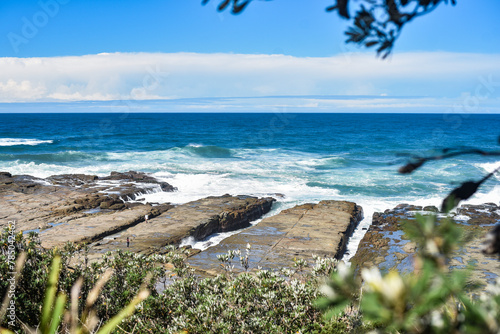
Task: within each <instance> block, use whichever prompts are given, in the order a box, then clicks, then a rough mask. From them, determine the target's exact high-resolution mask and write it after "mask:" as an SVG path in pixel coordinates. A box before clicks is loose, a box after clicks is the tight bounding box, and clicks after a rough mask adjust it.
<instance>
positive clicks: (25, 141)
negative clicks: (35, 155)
mask: <svg viewBox="0 0 500 334" xmlns="http://www.w3.org/2000/svg"><path fill="white" fill-rule="evenodd" d="M53 142H54V141H53V140H39V139H29V138H0V146H18V145H29V146H35V145H40V144H52V143H53Z"/></svg>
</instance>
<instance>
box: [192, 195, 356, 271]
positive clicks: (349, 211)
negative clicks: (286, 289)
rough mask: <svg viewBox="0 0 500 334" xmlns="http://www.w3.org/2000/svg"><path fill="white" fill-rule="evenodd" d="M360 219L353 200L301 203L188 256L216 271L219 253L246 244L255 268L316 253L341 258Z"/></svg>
mask: <svg viewBox="0 0 500 334" xmlns="http://www.w3.org/2000/svg"><path fill="white" fill-rule="evenodd" d="M361 218H362V209H361V207H359V206H357V205H356V204H355V203H351V202H340V201H321V202H320V203H318V204H304V205H299V206H296V207H294V208H291V209H287V210H283V211H282V212H281V213H279V214H278V215H275V216H272V217H268V218H266V219H264V220H262V221H261V222H260V223H258V224H257V225H255V226H252V227H250V228H248V229H246V230H244V231H242V232H240V233H238V234H235V235H233V236H230V237H229V238H227V239H225V240H223V241H222V242H221V243H220V244H219V245H216V246H214V247H211V248H209V249H207V250H205V251H203V252H201V253H200V254H197V255H195V256H193V257H191V258H189V263H190V264H191V265H193V266H194V267H195V268H197V269H198V268H199V269H201V270H202V271H204V272H217V271H219V270H220V263H219V262H218V261H217V255H219V254H224V253H226V252H227V251H228V250H238V249H240V250H242V251H244V250H245V248H246V245H247V244H250V245H251V251H250V252H251V255H250V261H251V263H252V267H253V268H256V267H257V266H261V267H263V268H265V269H269V268H281V267H283V266H287V267H290V266H292V265H293V260H294V258H304V259H306V260H307V261H309V262H311V261H312V255H313V254H315V255H318V256H329V257H336V258H340V257H342V255H343V254H344V252H345V250H346V246H347V242H348V239H349V237H350V236H351V235H352V233H353V231H354V229H355V228H356V226H357V225H358V223H359V221H360V220H361ZM240 269H241V268H240Z"/></svg>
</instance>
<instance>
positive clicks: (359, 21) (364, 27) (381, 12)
mask: <svg viewBox="0 0 500 334" xmlns="http://www.w3.org/2000/svg"><path fill="white" fill-rule="evenodd" d="M209 1H210V0H202V2H201V3H202V4H203V5H206V4H207V3H208V2H209ZM263 1H272V0H263ZM251 2H252V0H222V1H221V3H220V4H219V5H218V6H217V10H218V11H223V10H226V9H228V8H231V13H232V14H240V13H241V12H243V11H244V10H245V8H247V6H248V5H249V4H250V3H251ZM359 2H361V4H360V5H359V6H358V9H357V11H356V13H355V15H354V18H353V22H352V23H353V25H352V26H350V27H349V28H348V29H347V31H346V32H345V34H346V35H347V37H348V38H347V40H346V43H355V44H359V45H362V46H364V47H367V48H371V47H374V46H377V55H379V56H381V57H382V58H386V57H387V56H388V55H389V54H390V53H391V52H392V49H393V47H394V44H395V42H396V40H397V39H398V37H399V36H400V34H401V31H402V29H403V27H404V26H405V25H406V24H407V23H409V22H410V21H412V20H413V19H415V18H417V17H419V16H422V15H425V14H429V13H430V12H432V11H434V9H436V8H437V7H438V6H439V5H440V4H441V3H443V2H444V3H445V4H447V3H448V0H360V1H359ZM450 2H451V4H452V5H455V4H456V0H450ZM352 3H353V1H349V0H336V2H335V4H334V5H332V6H329V7H327V8H326V11H327V12H334V11H337V13H338V14H339V16H340V17H342V18H344V19H347V20H350V19H351V14H350V10H349V5H350V4H352Z"/></svg>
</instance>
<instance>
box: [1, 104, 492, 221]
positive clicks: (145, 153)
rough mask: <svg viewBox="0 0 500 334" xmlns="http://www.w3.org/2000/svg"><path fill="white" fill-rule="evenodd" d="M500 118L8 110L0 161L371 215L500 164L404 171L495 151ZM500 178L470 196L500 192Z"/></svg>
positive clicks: (421, 200) (461, 163) (180, 196)
mask: <svg viewBox="0 0 500 334" xmlns="http://www.w3.org/2000/svg"><path fill="white" fill-rule="evenodd" d="M499 124H500V115H498V114H490V115H459V114H454V115H450V114H333V113H332V114H324V113H323V114H309V113H297V114H293V113H247V114H241V113H234V114H231V113H218V114H217V113H193V114H189V113H78V114H76V113H68V114H61V113H57V114H0V171H8V172H10V173H12V174H30V175H34V176H39V177H47V176H50V175H54V174H63V173H86V174H96V175H108V174H109V173H110V172H111V171H128V170H137V171H143V172H148V173H152V174H153V175H154V176H156V177H157V178H159V179H162V180H165V181H167V182H169V183H171V184H172V185H174V186H176V187H178V189H179V191H178V192H175V193H157V194H151V195H147V196H146V197H147V198H146V199H147V200H148V201H155V202H173V203H184V202H187V201H190V200H195V199H198V198H200V197H205V196H210V195H222V194H226V193H229V194H248V195H257V196H267V195H272V196H275V197H276V198H277V199H278V204H277V206H276V209H275V210H276V211H277V210H281V209H282V208H285V207H291V206H293V205H295V204H298V203H304V202H317V201H319V200H323V199H341V200H351V201H354V202H357V203H358V204H360V205H362V206H363V208H364V211H365V216H366V217H371V214H372V213H373V211H379V210H385V209H388V208H392V207H394V206H395V205H397V204H399V203H403V202H405V203H416V204H424V205H439V204H440V202H441V200H442V198H443V197H444V196H446V194H447V193H448V192H449V191H450V190H451V189H452V188H453V187H454V186H456V185H457V184H459V183H460V182H463V181H466V180H469V179H479V178H480V177H481V176H482V175H484V174H485V173H486V172H488V171H492V170H493V169H494V168H495V167H496V166H499V165H500V162H499V161H498V158H496V159H495V158H493V157H477V156H461V157H457V158H453V159H446V160H441V161H435V162H432V163H428V164H427V165H425V166H424V167H423V168H421V169H420V170H418V171H417V172H415V173H414V174H412V175H409V176H408V175H399V174H398V173H397V169H398V168H399V167H400V166H401V165H403V164H404V163H405V162H406V161H407V156H408V155H417V156H422V155H423V156H425V155H430V154H434V153H436V152H438V150H440V149H443V148H457V147H477V148H481V149H486V150H498V149H499V144H498V136H499V134H500V133H499V129H500V127H499ZM499 179H500V178H499V177H498V175H497V176H496V179H493V180H490V181H488V182H487V183H485V184H484V186H483V187H482V188H481V190H480V192H479V194H478V195H477V196H475V198H474V199H472V200H471V201H472V202H481V203H484V202H496V203H498V202H499V201H500V186H499V183H498V180H499ZM277 194H279V195H277ZM366 223H368V220H367V222H366Z"/></svg>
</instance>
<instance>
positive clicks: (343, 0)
mask: <svg viewBox="0 0 500 334" xmlns="http://www.w3.org/2000/svg"><path fill="white" fill-rule="evenodd" d="M348 3H349V0H337V4H336V5H334V6H330V7H328V8H327V9H326V10H327V11H332V10H335V9H336V10H338V12H339V15H340V16H341V17H343V18H345V19H350V18H351V16H350V15H349V9H348V7H347V5H348Z"/></svg>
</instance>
